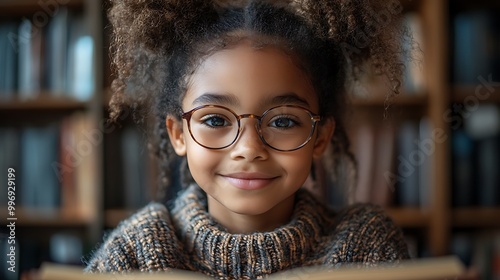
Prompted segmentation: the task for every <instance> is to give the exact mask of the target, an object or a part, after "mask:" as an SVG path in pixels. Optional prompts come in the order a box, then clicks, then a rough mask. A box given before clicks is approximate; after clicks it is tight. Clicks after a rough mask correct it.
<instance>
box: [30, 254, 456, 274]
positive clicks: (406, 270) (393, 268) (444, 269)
mask: <svg viewBox="0 0 500 280" xmlns="http://www.w3.org/2000/svg"><path fill="white" fill-rule="evenodd" d="M463 272H464V268H463V265H462V264H461V263H460V261H459V260H458V259H457V258H456V257H453V256H450V257H441V258H433V259H418V260H409V261H406V262H401V263H399V264H392V265H391V264H386V265H383V264H381V265H379V266H377V267H371V268H359V267H356V266H352V267H349V266H348V265H345V266H344V267H341V268H336V269H326V268H322V267H304V268H294V269H291V270H288V271H284V272H277V273H275V274H273V275H270V277H268V279H310V280H327V279H328V280H335V279H351V280H356V279H384V280H391V279H398V280H405V279H407V280H410V279H411V280H426V279H429V280H431V279H433V280H434V279H449V278H453V277H457V276H460V275H461V274H462V273H463ZM40 277H41V279H42V280H45V279H47V280H48V279H51V280H59V279H61V280H62V279H64V280H70V279H81V280H85V279H103V280H104V279H131V278H133V279H144V280H146V279H150V280H155V279H211V278H208V277H207V276H205V275H203V274H201V273H199V272H190V271H184V270H176V269H173V270H171V271H167V272H158V273H138V272H131V273H128V274H127V273H125V274H116V273H115V274H111V273H102V274H84V273H83V272H82V268H81V267H70V266H60V265H54V264H50V263H46V264H44V265H43V266H42V268H41V275H40Z"/></svg>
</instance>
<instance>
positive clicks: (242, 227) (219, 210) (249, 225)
mask: <svg viewBox="0 0 500 280" xmlns="http://www.w3.org/2000/svg"><path fill="white" fill-rule="evenodd" d="M207 203H208V212H209V213H210V215H211V216H212V218H213V219H214V220H216V221H217V222H218V223H219V224H220V225H221V226H223V227H224V228H225V229H226V230H227V231H228V232H229V233H232V234H238V233H239V234H249V233H253V232H266V231H272V230H274V229H276V228H278V227H280V226H282V225H285V224H287V223H288V222H289V221H290V217H291V216H292V213H293V207H294V204H295V195H292V196H290V197H288V198H286V199H285V200H283V201H282V202H280V203H279V204H278V205H276V206H274V207H273V208H271V209H270V210H268V211H266V212H264V213H261V214H257V215H247V214H240V213H235V212H232V211H230V210H229V209H227V208H226V207H225V206H224V205H222V204H221V203H219V202H218V201H217V200H215V199H214V198H213V197H211V196H207Z"/></svg>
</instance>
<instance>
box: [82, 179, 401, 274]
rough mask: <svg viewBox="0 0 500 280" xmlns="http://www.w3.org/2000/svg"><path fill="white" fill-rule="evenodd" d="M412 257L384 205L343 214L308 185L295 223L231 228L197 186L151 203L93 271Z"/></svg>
mask: <svg viewBox="0 0 500 280" xmlns="http://www.w3.org/2000/svg"><path fill="white" fill-rule="evenodd" d="M406 258H408V251H407V247H406V244H405V242H404V239H403V236H402V233H401V231H400V229H398V228H397V227H396V226H395V225H394V224H393V223H392V221H391V220H390V219H389V218H388V217H387V216H386V215H385V214H384V213H383V211H382V210H381V209H380V208H379V207H377V206H373V205H354V206H350V207H348V208H346V209H344V210H343V211H340V212H338V213H335V212H332V211H331V210H329V209H328V208H326V207H325V206H323V205H322V204H321V203H319V202H318V201H317V200H316V199H315V198H314V197H313V196H312V195H311V194H310V193H309V192H307V191H306V190H300V191H299V192H298V193H297V196H296V202H295V209H294V212H293V215H292V218H291V220H290V222H289V223H288V224H286V225H284V226H282V227H280V228H277V229H275V230H274V231H270V232H256V233H253V234H230V233H228V232H227V231H226V230H225V229H224V228H223V227H221V226H220V225H219V224H218V223H217V222H215V221H214V220H213V219H212V218H211V216H210V214H209V213H208V212H207V199H206V195H205V193H204V192H203V191H202V190H201V189H200V188H199V187H198V186H196V185H193V186H190V187H189V188H188V189H186V190H185V191H184V192H183V193H182V194H181V195H180V196H179V197H178V198H177V199H176V200H175V202H174V205H173V207H171V209H170V211H169V210H167V208H166V207H165V206H164V205H161V204H158V203H151V204H149V205H148V206H146V207H145V208H143V209H142V210H140V211H139V212H137V213H136V214H135V215H133V216H132V217H131V218H129V219H127V220H126V221H124V222H122V223H121V224H120V225H119V226H118V228H117V229H115V230H114V231H113V232H112V233H111V234H110V235H109V236H108V237H107V238H106V241H105V242H104V244H103V245H102V246H101V248H100V249H99V250H98V251H96V252H95V253H94V255H93V258H92V259H91V260H90V261H89V262H88V264H87V265H88V266H87V268H86V271H87V272H105V271H108V272H109V271H130V270H141V271H161V270H169V269H170V268H176V269H185V270H191V271H197V272H201V273H204V274H206V275H209V276H213V277H216V278H219V279H255V278H262V277H265V276H266V275H269V274H272V273H275V272H278V271H283V270H288V269H291V268H296V267H302V266H313V265H322V266H328V267H337V266H339V265H341V264H345V263H353V262H355V263H359V264H361V265H375V264H377V263H379V262H391V261H396V260H400V259H406Z"/></svg>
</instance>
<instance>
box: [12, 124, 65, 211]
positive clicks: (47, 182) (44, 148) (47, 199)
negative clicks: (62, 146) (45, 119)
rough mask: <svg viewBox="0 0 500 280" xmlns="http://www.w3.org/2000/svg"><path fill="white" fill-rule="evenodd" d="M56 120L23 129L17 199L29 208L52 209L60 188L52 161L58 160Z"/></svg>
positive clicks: (56, 202) (58, 196)
mask: <svg viewBox="0 0 500 280" xmlns="http://www.w3.org/2000/svg"><path fill="white" fill-rule="evenodd" d="M58 135H59V126H58V123H50V124H48V125H44V126H36V127H35V126H33V127H26V128H24V129H22V133H21V150H20V152H21V153H20V165H21V168H20V170H19V171H17V170H16V173H17V175H18V176H19V182H18V184H19V186H22V188H18V191H17V193H18V196H17V199H18V202H19V204H20V205H22V206H25V207H28V208H55V207H58V206H59V203H60V189H59V182H58V178H57V175H56V173H55V172H54V170H53V169H52V163H53V162H55V161H57V159H58V153H59V152H58V145H59V144H58Z"/></svg>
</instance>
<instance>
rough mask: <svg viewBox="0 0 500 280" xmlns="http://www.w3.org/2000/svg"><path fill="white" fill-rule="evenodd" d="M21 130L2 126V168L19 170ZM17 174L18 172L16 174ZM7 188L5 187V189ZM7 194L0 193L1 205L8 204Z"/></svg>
mask: <svg viewBox="0 0 500 280" xmlns="http://www.w3.org/2000/svg"><path fill="white" fill-rule="evenodd" d="M19 139H20V135H19V130H18V129H17V128H14V127H0V168H1V169H0V170H5V171H6V170H8V168H14V170H16V171H18V170H19V153H20V145H19V142H20V141H19ZM16 175H17V174H16ZM6 190H7V188H5V191H6ZM7 202H8V200H7V195H4V194H2V195H0V205H7Z"/></svg>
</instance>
